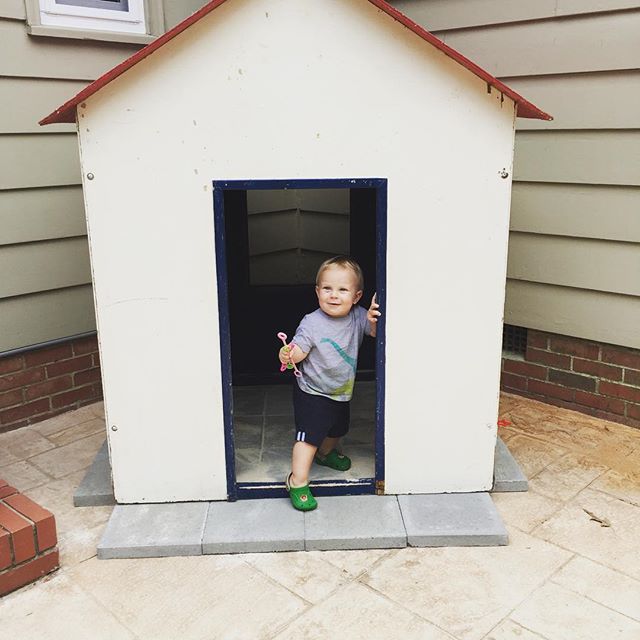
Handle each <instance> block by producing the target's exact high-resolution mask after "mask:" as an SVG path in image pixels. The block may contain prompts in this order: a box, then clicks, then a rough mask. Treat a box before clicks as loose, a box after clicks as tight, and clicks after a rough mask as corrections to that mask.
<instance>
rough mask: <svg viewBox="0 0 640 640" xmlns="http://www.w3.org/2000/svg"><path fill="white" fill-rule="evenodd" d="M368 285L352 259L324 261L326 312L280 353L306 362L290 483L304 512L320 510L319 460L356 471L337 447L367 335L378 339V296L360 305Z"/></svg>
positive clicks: (297, 391)
mask: <svg viewBox="0 0 640 640" xmlns="http://www.w3.org/2000/svg"><path fill="white" fill-rule="evenodd" d="M363 286H364V283H363V277H362V270H361V269H360V266H359V265H358V263H357V262H355V261H354V260H352V259H351V258H349V257H346V256H337V257H335V258H331V259H329V260H326V261H325V262H323V263H322V264H321V265H320V268H319V269H318V274H317V276H316V295H317V296H318V305H319V307H320V308H319V309H316V311H314V312H313V313H310V314H308V315H306V316H305V317H304V318H303V319H302V322H301V323H300V325H299V326H298V329H297V330H296V334H295V336H294V337H293V340H292V341H291V343H290V344H289V345H288V346H286V347H282V348H281V349H280V353H279V357H280V362H282V363H284V364H287V363H289V362H293V363H296V364H297V363H301V364H300V367H299V369H300V371H301V373H302V376H301V377H299V378H298V377H296V378H295V382H296V383H297V384H294V391H293V409H294V416H295V425H296V442H295V444H294V445H293V452H292V455H291V473H289V475H288V476H287V479H286V486H287V491H288V492H289V497H290V498H291V503H292V504H293V506H294V507H295V508H296V509H298V510H300V511H310V510H311V509H315V508H316V507H317V506H318V503H317V501H316V499H315V498H314V497H313V495H312V494H311V491H310V490H309V470H310V469H311V464H312V463H313V461H314V460H315V462H316V463H317V464H320V465H323V466H326V467H330V468H332V469H336V470H338V471H346V470H347V469H349V468H350V467H351V460H350V459H349V458H348V457H347V456H345V455H342V454H341V453H339V452H338V448H337V447H338V442H339V440H340V438H341V437H342V436H344V435H345V434H346V433H347V431H348V430H349V404H350V400H351V396H352V394H353V384H354V381H355V377H356V366H357V362H358V351H359V349H360V345H361V344H362V340H363V336H364V335H365V334H367V335H369V336H371V337H375V335H376V323H377V321H378V316H380V312H379V311H378V306H379V305H378V304H377V303H376V296H375V295H374V296H373V299H372V300H371V304H370V306H369V310H368V311H367V310H365V309H364V308H363V307H360V306H358V302H359V300H360V298H362V291H363Z"/></svg>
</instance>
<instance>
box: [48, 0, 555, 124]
mask: <svg viewBox="0 0 640 640" xmlns="http://www.w3.org/2000/svg"><path fill="white" fill-rule="evenodd" d="M224 2H226V0H212V1H211V2H209V3H208V4H206V5H205V6H204V7H202V8H201V9H199V10H198V11H196V12H195V13H194V14H192V15H190V16H189V17H188V18H186V19H185V20H183V21H182V22H180V23H179V24H177V25H176V26H175V27H173V29H170V30H169V31H167V32H166V33H165V34H163V35H162V36H160V37H159V38H157V39H156V40H154V41H153V42H152V43H150V44H148V45H147V46H146V47H144V48H143V49H140V50H139V51H136V53H134V54H133V55H132V56H131V57H130V58H127V59H126V60H124V61H123V62H121V63H120V64H119V65H117V66H116V67H114V68H113V69H111V70H110V71H107V73H105V74H104V75H102V76H100V77H99V78H98V79H97V80H95V81H94V82H92V83H91V84H89V85H87V86H86V87H85V88H84V89H83V90H82V91H80V93H78V94H77V95H76V96H74V97H73V98H71V100H68V101H67V102H65V103H64V104H63V105H62V106H60V107H58V108H57V109H56V110H55V111H53V112H52V113H50V114H49V115H48V116H47V117H46V118H43V119H42V120H40V123H39V124H41V125H45V124H53V123H61V122H75V121H76V107H77V106H78V105H79V104H81V103H82V102H83V101H84V100H86V99H87V98H88V97H89V96H91V95H93V94H94V93H96V91H98V90H99V89H101V88H102V87H104V86H105V85H106V84H108V83H109V82H111V81H112V80H113V79H115V78H117V77H118V76H119V75H122V74H123V73H124V72H125V71H127V70H128V69H130V68H131V67H133V65H135V64H137V63H138V62H140V60H143V59H144V58H146V57H147V56H149V55H151V54H152V53H153V52H154V51H155V50H156V49H159V48H160V47H161V46H162V45H164V44H165V43H167V42H169V40H172V39H173V38H175V37H176V36H177V35H178V34H180V33H182V32H183V31H184V30H185V29H187V28H189V27H190V26H191V25H192V24H194V23H195V22H197V21H198V20H200V18H203V17H204V16H206V15H207V14H208V13H210V12H211V11H213V10H214V9H216V8H218V7H219V6H220V5H221V4H223V3H224ZM369 2H371V4H373V5H375V6H376V7H378V8H379V9H380V10H381V11H384V12H385V13H386V14H388V15H389V16H391V17H392V18H393V19H394V20H397V21H398V22H399V23H400V24H402V25H404V26H405V27H407V28H408V29H410V30H411V31H413V32H414V33H415V34H416V35H418V36H420V37H421V38H422V39H423V40H426V41H427V42H428V43H429V44H432V45H433V46H434V47H436V48H438V49H440V51H442V52H443V53H444V54H445V55H447V56H449V57H450V58H452V59H453V60H455V61H456V62H458V63H459V64H461V65H462V66H463V67H465V68H467V69H469V71H471V72H472V73H474V74H475V75H477V76H478V77H479V78H482V79H483V80H486V82H487V83H489V84H490V85H491V86H492V87H495V88H496V89H498V91H501V92H502V93H504V95H506V96H508V97H509V98H511V99H512V100H513V101H514V102H515V103H516V105H517V115H518V116H519V117H521V118H537V119H539V120H552V119H553V118H552V117H551V116H550V115H549V114H548V113H545V112H544V111H541V110H540V109H538V107H536V106H535V105H534V104H532V103H531V102H529V101H528V100H526V99H525V98H523V97H522V96H521V95H520V94H518V93H516V92H515V91H513V89H510V88H509V87H508V86H507V85H506V84H504V83H502V82H500V80H498V79H497V78H494V77H493V76H492V75H491V74H490V73H487V72H486V71H485V70H484V69H482V68H481V67H479V66H478V65H477V64H475V63H474V62H471V60H469V59H468V58H465V57H464V56H463V55H462V54H461V53H458V52H457V51H456V50H455V49H452V48H451V47H449V46H448V45H446V44H445V43H444V42H442V40H440V39H438V38H436V37H435V36H434V35H433V34H432V33H429V31H427V30H426V29H423V28H422V27H421V26H420V25H418V24H416V23H415V22H413V20H410V19H409V18H408V17H407V16H405V15H404V14H403V13H401V12H400V11H398V10H397V9H395V8H394V7H392V6H391V5H390V4H388V3H387V2H385V0H369Z"/></svg>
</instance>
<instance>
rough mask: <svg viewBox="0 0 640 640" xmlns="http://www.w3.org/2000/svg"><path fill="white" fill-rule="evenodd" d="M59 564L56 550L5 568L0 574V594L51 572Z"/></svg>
mask: <svg viewBox="0 0 640 640" xmlns="http://www.w3.org/2000/svg"><path fill="white" fill-rule="evenodd" d="M59 566H60V558H59V555H58V551H57V550H56V551H51V552H49V553H45V554H44V555H42V556H39V557H38V558H35V559H34V560H32V561H31V562H27V563H25V564H23V565H22V566H20V567H15V568H12V569H7V570H6V571H5V572H4V573H2V574H0V596H3V595H5V594H7V593H10V592H11V591H15V590H16V589H19V588H20V587H23V586H24V585H25V584H29V583H30V582H33V581H34V580H37V579H38V578H41V577H42V576H44V575H47V573H51V572H52V571H53V570H54V569H57V568H58V567H59Z"/></svg>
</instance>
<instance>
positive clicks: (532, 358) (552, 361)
mask: <svg viewBox="0 0 640 640" xmlns="http://www.w3.org/2000/svg"><path fill="white" fill-rule="evenodd" d="M527 361H529V362H539V363H540V364H546V365H549V366H550V367H555V368H556V369H566V370H567V371H568V370H569V369H571V357H570V356H566V355H562V354H560V353H551V352H550V351H541V350H540V349H531V348H530V347H527Z"/></svg>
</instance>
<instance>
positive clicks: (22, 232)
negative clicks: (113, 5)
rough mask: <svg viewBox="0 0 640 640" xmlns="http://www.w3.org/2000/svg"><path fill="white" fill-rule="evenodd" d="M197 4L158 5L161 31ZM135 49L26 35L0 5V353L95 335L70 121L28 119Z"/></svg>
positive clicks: (200, 1) (17, 6) (167, 0)
mask: <svg viewBox="0 0 640 640" xmlns="http://www.w3.org/2000/svg"><path fill="white" fill-rule="evenodd" d="M204 4H205V2H204V0H164V12H165V26H166V28H167V29H168V28H171V27H172V26H174V25H175V24H177V23H178V22H180V21H181V20H182V19H184V18H185V17H186V16H187V15H189V14H191V13H193V12H194V11H196V10H197V9H199V8H200V7H201V6H202V5H204ZM139 48H140V45H136V44H125V43H122V42H98V41H92V40H84V39H83V40H80V39H72V38H68V37H64V38H58V37H43V36H30V35H28V34H27V25H26V11H25V3H24V0H2V1H1V2H0V105H2V107H1V110H2V117H0V273H2V274H3V277H2V278H0V353H2V352H3V351H7V350H10V349H14V348H18V347H24V346H28V345H32V344H37V343H41V342H46V341H48V340H53V339H57V338H63V337H67V336H72V335H76V334H79V333H84V332H86V331H92V330H93V329H95V317H94V311H93V293H92V288H91V271H90V265H89V251H88V244H87V239H86V222H85V213H84V202H83V198H82V188H81V180H80V164H79V158H78V145H77V138H76V134H75V130H76V127H75V124H56V125H49V126H47V127H40V126H39V125H38V121H39V120H41V119H42V118H43V117H44V116H46V115H47V114H48V113H50V112H51V111H53V109H55V108H56V107H58V106H59V105H61V104H63V103H64V102H65V101H66V100H68V99H69V98H71V97H72V96H73V95H75V94H76V93H77V92H78V91H80V90H81V89H82V88H83V87H85V86H86V85H87V84H88V83H89V82H91V81H92V80H95V79H96V78H97V77H99V76H100V75H102V74H103V73H104V72H105V71H108V70H109V69H111V68H113V67H115V66H116V65H117V64H118V63H120V62H121V61H122V60H124V59H125V58H127V57H128V56H130V55H131V54H132V53H134V52H135V51H137V50H138V49H139Z"/></svg>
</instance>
